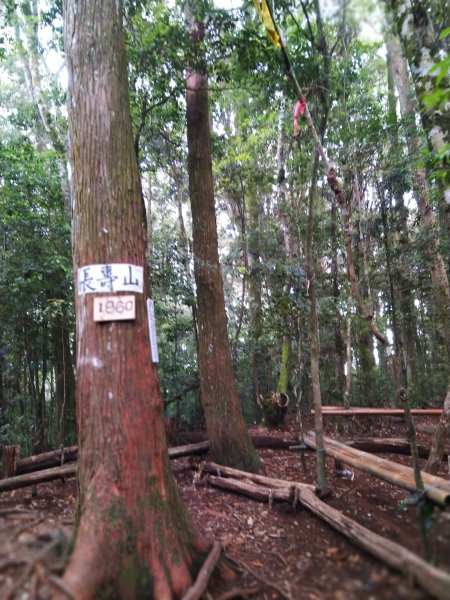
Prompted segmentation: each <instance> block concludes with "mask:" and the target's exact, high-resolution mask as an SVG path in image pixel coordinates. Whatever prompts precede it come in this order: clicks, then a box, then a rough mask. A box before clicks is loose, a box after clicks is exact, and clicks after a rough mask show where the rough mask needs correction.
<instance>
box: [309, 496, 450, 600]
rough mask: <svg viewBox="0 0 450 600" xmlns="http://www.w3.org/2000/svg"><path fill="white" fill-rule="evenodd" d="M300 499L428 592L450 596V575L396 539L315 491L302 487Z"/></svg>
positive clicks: (442, 596)
mask: <svg viewBox="0 0 450 600" xmlns="http://www.w3.org/2000/svg"><path fill="white" fill-rule="evenodd" d="M298 500H299V502H300V503H301V504H302V505H303V506H304V507H305V508H308V509H309V510H310V511H311V512H313V513H314V514H315V515H317V516H319V517H321V518H322V519H323V520H324V521H326V522H327V523H328V524H329V525H330V526H331V527H333V528H334V529H336V530H337V531H339V532H340V533H342V534H343V535H345V536H346V537H347V538H349V539H350V540H351V541H352V542H354V543H355V544H356V545H358V546H359V547H360V548H363V549H364V550H366V552H368V553H369V554H372V556H375V557H376V558H378V559H379V560H381V561H382V562H384V563H385V564H387V565H389V566H390V567H391V568H393V569H395V570H396V571H400V572H402V573H404V574H405V575H406V577H407V578H408V579H411V580H413V581H415V582H416V583H417V584H418V585H419V586H420V587H421V588H422V589H423V590H424V591H426V592H427V593H428V594H431V595H432V596H434V597H435V598H439V599H440V600H448V598H450V574H449V573H446V572H445V571H443V570H442V569H438V568H437V567H434V566H433V565H431V564H429V563H427V562H426V561H424V560H423V559H422V558H420V557H419V556H417V555H416V554H414V552H411V551H409V550H407V549H406V548H404V547H403V546H401V545H400V544H397V543H395V542H392V541H391V540H388V539H386V538H384V537H382V536H381V535H378V534H377V533H373V532H372V531H370V529H367V528H366V527H363V526H362V525H360V524H359V523H357V522H356V521H354V520H353V519H351V518H350V517H347V516H345V515H343V514H342V513H341V512H339V511H338V510H336V509H335V508H332V507H330V506H328V505H327V504H326V503H325V502H323V501H322V500H320V499H319V498H318V497H317V496H316V495H315V494H314V493H313V492H311V490H308V489H305V488H300V489H299V490H298Z"/></svg>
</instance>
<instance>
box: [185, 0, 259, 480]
mask: <svg viewBox="0 0 450 600" xmlns="http://www.w3.org/2000/svg"><path fill="white" fill-rule="evenodd" d="M192 5H193V6H192V7H191V6H189V3H188V6H187V7H186V17H187V22H188V26H189V29H190V31H189V33H190V37H191V40H192V41H193V42H194V44H197V43H200V42H201V41H202V39H203V37H204V26H203V23H202V22H201V20H199V18H197V16H194V15H193V14H191V12H190V9H191V8H193V7H195V6H196V5H195V3H194V2H192ZM196 8H198V6H196ZM197 58H200V59H201V58H202V57H201V56H200V57H197ZM201 63H202V61H201V60H197V65H196V67H195V69H194V68H189V69H188V70H187V77H186V90H187V91H186V111H187V139H188V171H189V196H190V199H191V209H192V238H193V250H194V273H195V282H196V285H197V306H198V313H197V317H198V327H199V332H198V333H199V371H200V393H201V400H202V406H203V412H204V415H205V421H206V428H207V430H208V438H209V441H210V445H211V446H210V448H211V455H212V456H213V457H214V460H215V461H217V462H220V463H221V464H226V465H229V466H240V467H242V468H245V469H247V470H249V471H254V470H258V469H259V468H260V461H259V458H258V456H257V454H256V452H255V449H254V447H253V445H252V442H251V439H250V436H249V434H248V431H247V427H246V425H245V422H244V418H243V416H242V413H241V408H240V405H239V399H238V392H237V384H236V378H235V374H234V369H233V364H232V361H231V353H230V347H229V342H228V332H227V319H226V313H225V300H224V292H223V281H222V273H221V269H220V263H219V252H218V240H217V224H216V213H215V206H214V185H213V177H212V164H211V139H210V138H211V135H210V128H209V108H208V77H207V75H206V73H205V72H204V70H203V69H200V65H201Z"/></svg>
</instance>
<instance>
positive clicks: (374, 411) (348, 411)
mask: <svg viewBox="0 0 450 600" xmlns="http://www.w3.org/2000/svg"><path fill="white" fill-rule="evenodd" d="M314 412H315V411H314V410H312V411H311V414H312V415H313V414H314ZM441 413H442V409H441V408H411V414H412V415H415V416H418V417H419V416H421V417H426V416H428V417H439V416H440V415H441ZM404 414H405V411H404V410H403V408H371V407H370V406H358V407H356V406H355V407H354V408H342V406H322V416H324V417H335V416H336V417H384V416H387V417H394V416H404Z"/></svg>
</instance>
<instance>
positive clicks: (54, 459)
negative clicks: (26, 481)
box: [16, 446, 78, 475]
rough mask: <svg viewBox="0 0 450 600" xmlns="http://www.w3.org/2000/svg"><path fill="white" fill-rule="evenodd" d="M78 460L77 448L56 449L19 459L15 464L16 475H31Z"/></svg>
mask: <svg viewBox="0 0 450 600" xmlns="http://www.w3.org/2000/svg"><path fill="white" fill-rule="evenodd" d="M77 458H78V446H67V447H65V448H58V450H51V451H50V452H43V453H41V454H35V455H33V456H27V457H26V458H21V459H20V460H19V461H18V463H17V469H16V474H17V475H21V474H24V473H31V472H32V471H37V470H40V469H51V468H52V467H59V466H62V465H61V459H62V463H63V464H65V463H69V462H74V461H76V460H77Z"/></svg>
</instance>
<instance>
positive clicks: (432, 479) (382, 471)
mask: <svg viewBox="0 0 450 600" xmlns="http://www.w3.org/2000/svg"><path fill="white" fill-rule="evenodd" d="M305 444H306V445H307V446H310V447H311V448H315V447H316V440H315V435H314V433H313V432H311V431H310V432H308V433H306V434H305ZM324 445H325V453H326V454H327V455H328V456H332V457H333V458H336V459H338V460H340V461H342V462H344V463H345V464H347V465H351V466H352V467H355V468H356V469H359V470H360V471H364V472H365V473H369V474H370V475H374V476H375V477H379V478H380V479H383V480H384V481H387V482H389V483H392V484H394V485H397V486H399V487H401V488H403V489H406V490H409V491H410V492H417V491H418V490H417V488H416V484H415V481H414V472H413V470H412V468H410V467H406V466H405V465H400V464H398V463H395V462H393V461H391V460H387V459H385V458H381V457H380V456H373V455H372V454H369V453H368V452H363V451H362V450H356V449H355V448H351V447H350V446H347V445H346V444H342V443H341V442H337V441H336V440H333V439H331V438H328V437H325V438H324ZM422 478H423V483H424V485H425V491H426V494H427V496H428V498H430V500H432V501H433V502H436V504H440V505H441V506H444V507H445V506H449V505H450V482H449V481H448V480H446V479H442V477H436V476H435V475H430V474H429V473H422Z"/></svg>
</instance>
